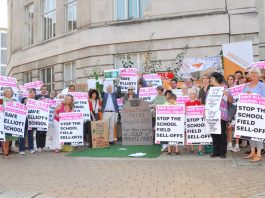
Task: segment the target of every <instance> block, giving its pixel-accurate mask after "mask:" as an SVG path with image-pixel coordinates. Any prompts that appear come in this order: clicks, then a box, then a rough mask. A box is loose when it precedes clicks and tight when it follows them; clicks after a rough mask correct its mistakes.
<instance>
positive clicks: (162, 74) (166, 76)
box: [157, 72, 174, 80]
mask: <svg viewBox="0 0 265 198" xmlns="http://www.w3.org/2000/svg"><path fill="white" fill-rule="evenodd" d="M157 74H158V75H159V77H160V78H161V79H162V80H166V79H173V78H174V73H172V72H158V73H157Z"/></svg>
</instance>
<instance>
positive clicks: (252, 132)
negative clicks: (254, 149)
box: [234, 94, 265, 141]
mask: <svg viewBox="0 0 265 198" xmlns="http://www.w3.org/2000/svg"><path fill="white" fill-rule="evenodd" d="M264 123H265V98H263V97H262V96H260V95H257V94H240V96H239V101H238V103H237V114H236V126H235V134H234V136H235V138H242V139H251V140H257V141H264V140H265V124H264ZM259 139H260V140H259Z"/></svg>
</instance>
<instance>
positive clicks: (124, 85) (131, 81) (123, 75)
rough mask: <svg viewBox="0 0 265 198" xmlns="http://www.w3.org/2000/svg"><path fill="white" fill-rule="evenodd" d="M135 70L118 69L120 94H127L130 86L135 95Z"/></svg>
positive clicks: (136, 80) (136, 87) (136, 79)
mask: <svg viewBox="0 0 265 198" xmlns="http://www.w3.org/2000/svg"><path fill="white" fill-rule="evenodd" d="M137 75H138V74H137V69H135V68H121V69H120V82H119V84H120V87H121V92H122V93H127V92H128V87H130V86H132V87H133V91H134V93H137V89H138V86H137V82H138V77H137Z"/></svg>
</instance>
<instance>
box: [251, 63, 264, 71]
mask: <svg viewBox="0 0 265 198" xmlns="http://www.w3.org/2000/svg"><path fill="white" fill-rule="evenodd" d="M251 67H258V68H260V69H265V61H261V62H255V63H252V65H251Z"/></svg>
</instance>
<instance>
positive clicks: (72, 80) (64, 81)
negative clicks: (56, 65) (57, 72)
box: [63, 61, 76, 87]
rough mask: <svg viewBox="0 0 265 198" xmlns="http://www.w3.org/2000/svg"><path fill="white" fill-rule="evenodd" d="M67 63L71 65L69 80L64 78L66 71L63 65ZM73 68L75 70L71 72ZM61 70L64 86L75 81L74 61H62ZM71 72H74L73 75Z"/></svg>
mask: <svg viewBox="0 0 265 198" xmlns="http://www.w3.org/2000/svg"><path fill="white" fill-rule="evenodd" d="M69 64H70V66H71V72H70V74H71V80H66V79H65V73H66V70H65V66H66V65H69ZM73 70H75V71H74V72H73ZM63 71H64V72H63V74H64V76H63V83H64V87H66V86H67V84H68V83H70V84H73V83H74V82H76V62H75V61H72V62H66V63H64V64H63ZM73 74H75V75H73Z"/></svg>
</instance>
